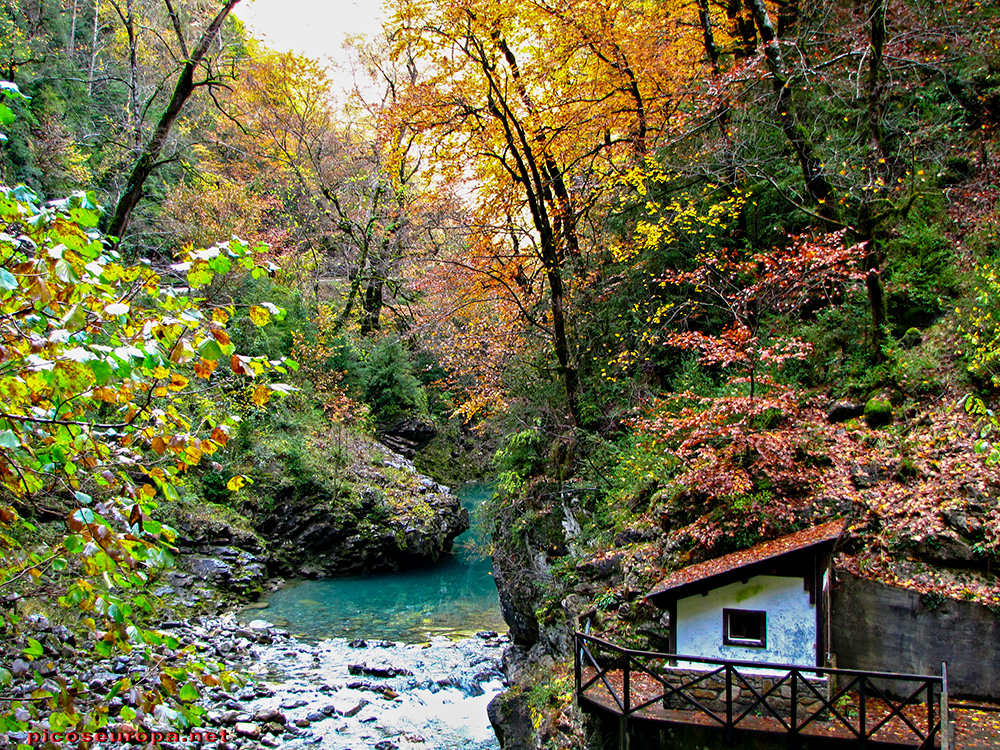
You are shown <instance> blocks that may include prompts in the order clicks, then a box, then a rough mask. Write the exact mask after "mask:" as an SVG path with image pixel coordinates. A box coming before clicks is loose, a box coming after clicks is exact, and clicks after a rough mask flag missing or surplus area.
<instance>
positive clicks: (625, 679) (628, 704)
mask: <svg viewBox="0 0 1000 750" xmlns="http://www.w3.org/2000/svg"><path fill="white" fill-rule="evenodd" d="M624 657H625V668H624V669H623V670H622V683H623V685H624V688H625V695H624V696H623V697H624V700H625V715H626V716H628V715H629V714H630V713H632V695H631V693H632V689H631V687H630V685H629V682H630V680H629V674H630V672H631V667H632V659H630V658H629V655H628V654H624Z"/></svg>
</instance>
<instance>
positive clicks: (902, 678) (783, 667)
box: [578, 633, 941, 685]
mask: <svg viewBox="0 0 1000 750" xmlns="http://www.w3.org/2000/svg"><path fill="white" fill-rule="evenodd" d="M578 635H579V636H580V637H581V638H583V639H584V640H588V641H592V642H594V643H597V644H600V645H603V646H605V647H607V648H610V649H613V650H615V651H617V652H619V653H627V654H629V655H631V656H634V657H637V658H651V659H663V660H666V661H688V662H693V663H696V664H715V665H718V666H722V667H724V666H725V665H726V664H732V665H733V666H735V667H746V668H749V669H765V670H767V671H775V672H787V671H790V670H793V669H797V670H800V671H802V672H808V673H809V674H817V675H820V674H832V675H844V676H849V675H855V676H865V677H868V678H870V679H879V680H882V679H884V680H895V681H898V682H932V683H934V684H935V685H937V684H940V683H941V676H940V675H920V674H906V673H902V672H866V671H864V670H857V669H834V668H831V667H804V666H803V665H801V664H771V663H767V664H765V663H762V662H753V661H729V660H726V659H712V658H708V657H703V656H684V655H683V654H665V653H662V652H659V651H639V650H636V649H627V648H622V647H621V646H616V645H615V644H613V643H611V642H610V641H605V640H604V639H602V638H597V637H596V636H592V635H587V634H585V633H578Z"/></svg>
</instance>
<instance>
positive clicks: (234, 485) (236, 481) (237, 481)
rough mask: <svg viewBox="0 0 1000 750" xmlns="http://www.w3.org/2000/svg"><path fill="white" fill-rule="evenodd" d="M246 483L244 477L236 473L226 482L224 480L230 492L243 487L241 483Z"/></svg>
mask: <svg viewBox="0 0 1000 750" xmlns="http://www.w3.org/2000/svg"><path fill="white" fill-rule="evenodd" d="M246 483H247V478H246V477H241V476H239V475H236V476H235V477H233V478H232V479H230V480H229V481H228V482H226V489H227V490H229V491H230V492H238V491H239V490H240V489H242V488H243V485H245V484H246Z"/></svg>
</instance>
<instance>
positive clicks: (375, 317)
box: [361, 279, 385, 336]
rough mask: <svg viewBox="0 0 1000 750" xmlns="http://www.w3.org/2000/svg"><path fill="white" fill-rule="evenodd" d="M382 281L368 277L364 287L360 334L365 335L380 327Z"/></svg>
mask: <svg viewBox="0 0 1000 750" xmlns="http://www.w3.org/2000/svg"><path fill="white" fill-rule="evenodd" d="M384 286H385V284H384V282H383V281H382V279H370V280H369V282H368V287H367V288H366V289H365V297H364V300H363V303H362V307H363V313H362V315H361V335H362V336H367V335H369V334H371V333H374V332H375V331H378V330H379V329H381V327H382V321H381V318H382V302H383V289H384Z"/></svg>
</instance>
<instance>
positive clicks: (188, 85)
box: [107, 0, 240, 241]
mask: <svg viewBox="0 0 1000 750" xmlns="http://www.w3.org/2000/svg"><path fill="white" fill-rule="evenodd" d="M239 2H240V0H227V1H226V3H225V5H223V6H222V9H221V10H219V12H218V13H216V15H215V18H213V19H212V22H211V23H210V24H209V25H208V28H207V29H205V32H204V33H203V34H202V35H201V38H200V39H199V40H198V46H197V47H195V49H194V51H193V52H192V53H191V57H190V58H188V59H187V60H185V62H184V67H183V68H182V69H181V72H180V75H179V76H178V77H177V84H176V85H175V86H174V93H173V96H171V97H170V103H169V104H167V108H166V110H164V112H163V114H162V115H161V116H160V120H159V122H157V124H156V129H155V130H154V131H153V135H152V136H151V137H150V139H149V141H148V142H147V143H146V147H145V149H144V150H143V152H142V154H141V155H140V156H139V158H138V160H137V161H136V163H135V166H134V167H133V169H132V173H131V174H130V175H129V178H128V183H127V184H126V187H125V192H124V193H122V196H121V198H119V199H118V204H117V205H116V206H115V212H114V215H113V216H112V218H111V223H110V224H109V225H108V229H107V234H108V235H109V236H111V237H114V238H116V239H117V241H120V240H121V238H122V236H123V235H124V234H125V230H126V229H127V228H128V222H129V219H130V218H131V216H132V211H134V210H135V207H136V206H137V205H139V201H140V200H141V198H142V188H143V185H145V183H146V180H147V179H148V178H149V176H150V175H151V174H152V173H153V170H154V169H156V167H157V166H158V162H157V160H158V159H159V157H160V154H161V153H162V152H163V147H164V146H165V145H166V143H167V137H168V136H169V135H170V130H171V128H173V126H174V122H175V121H176V120H177V117H178V115H180V113H181V110H182V109H184V105H185V103H187V100H188V99H189V98H190V97H191V94H192V93H193V92H194V89H195V83H194V72H195V70H197V68H198V66H199V65H200V64H201V62H202V61H203V60H204V59H205V55H207V54H208V49H209V47H210V46H211V44H212V42H213V41H214V40H215V37H216V36H217V35H218V33H219V31H220V29H221V28H222V24H223V23H224V22H225V20H226V17H227V16H228V15H229V13H230V11H232V9H233V8H235V7H236V6H237V5H238V4H239Z"/></svg>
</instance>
